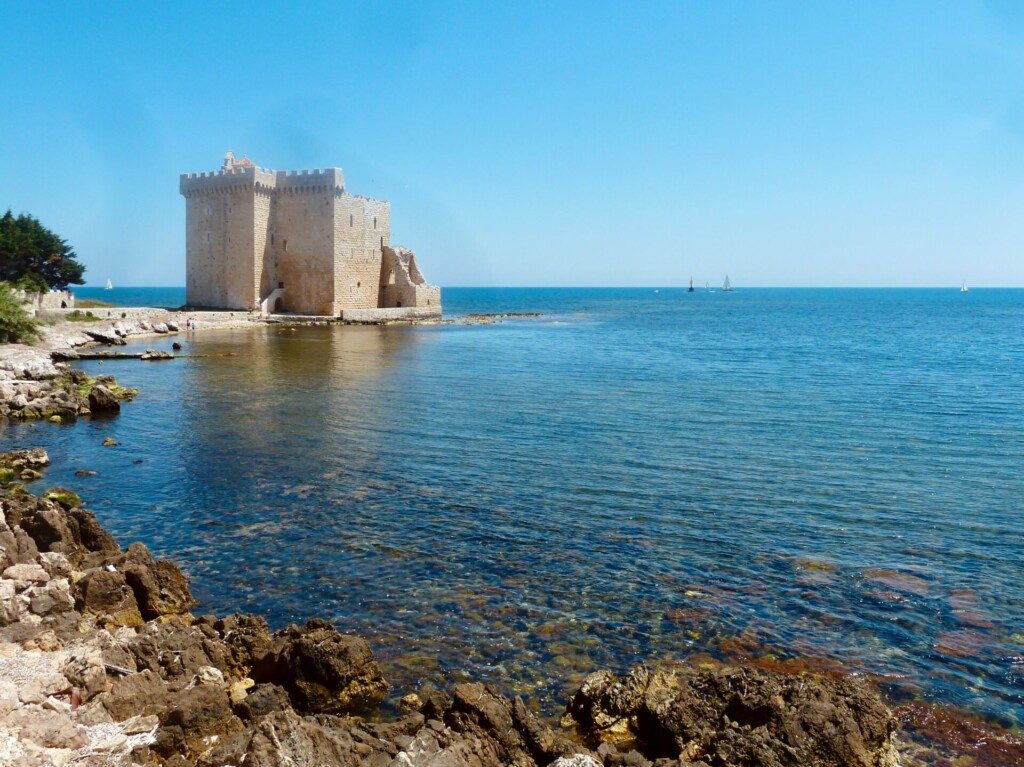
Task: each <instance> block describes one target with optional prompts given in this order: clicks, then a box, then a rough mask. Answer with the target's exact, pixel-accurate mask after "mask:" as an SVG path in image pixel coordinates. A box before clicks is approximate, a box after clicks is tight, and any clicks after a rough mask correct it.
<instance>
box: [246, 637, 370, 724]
mask: <svg viewBox="0 0 1024 767" xmlns="http://www.w3.org/2000/svg"><path fill="white" fill-rule="evenodd" d="M250 676H251V677H252V678H253V679H254V680H255V681H257V682H270V683H273V684H278V685H280V686H281V687H283V688H284V689H285V690H287V691H288V695H289V697H290V698H291V701H292V705H293V706H295V708H296V709H297V710H299V711H301V712H304V713H321V712H322V713H346V712H359V711H366V710H369V709H371V708H372V707H374V706H376V705H377V704H378V703H380V701H381V700H383V699H384V696H385V695H386V694H387V690H388V684H387V682H386V681H384V677H383V675H382V674H381V671H380V667H379V666H378V665H377V663H376V661H374V659H373V653H372V652H371V651H370V646H369V645H368V644H367V643H366V641H365V640H363V639H361V638H359V637H355V636H349V635H346V634H339V633H338V632H337V631H336V630H335V629H334V627H333V626H331V624H330V623H328V622H327V621H322V620H312V621H309V622H308V623H307V624H306V625H305V627H304V628H298V627H297V626H289V627H288V628H286V629H284V630H283V631H280V632H278V633H277V634H275V635H274V639H273V643H272V645H271V649H270V650H269V651H268V652H267V653H266V654H265V655H264V656H263V657H262V658H260V659H259V660H258V661H257V662H256V663H255V665H254V666H253V668H252V672H251V673H250Z"/></svg>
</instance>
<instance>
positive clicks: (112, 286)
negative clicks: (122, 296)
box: [107, 280, 114, 290]
mask: <svg viewBox="0 0 1024 767" xmlns="http://www.w3.org/2000/svg"><path fill="white" fill-rule="evenodd" d="M113 289H114V283H112V282H111V281H110V280H107V290H113Z"/></svg>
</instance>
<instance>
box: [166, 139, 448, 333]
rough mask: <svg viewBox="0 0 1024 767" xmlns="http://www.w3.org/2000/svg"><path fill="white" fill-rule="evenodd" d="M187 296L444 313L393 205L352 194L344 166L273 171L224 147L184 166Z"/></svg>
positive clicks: (219, 301)
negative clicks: (395, 225) (398, 235)
mask: <svg viewBox="0 0 1024 767" xmlns="http://www.w3.org/2000/svg"><path fill="white" fill-rule="evenodd" d="M180 188H181V194H182V195H184V197H185V229H186V236H185V250H186V270H185V271H186V301H187V303H188V305H189V306H194V307H202V308H210V309H240V310H248V311H259V312H261V313H263V314H271V313H274V312H290V313H295V314H309V315H322V316H330V317H342V318H343V319H344V318H345V317H346V314H348V315H351V316H355V315H358V316H359V318H360V319H413V318H415V319H420V318H429V317H437V316H439V315H440V314H441V289H440V288H438V287H437V286H436V285H428V284H427V282H426V280H425V279H424V278H423V274H422V272H420V270H419V266H418V265H417V264H416V256H415V254H414V253H413V252H412V251H411V250H409V249H407V248H401V247H394V246H392V245H391V243H390V239H391V205H390V203H387V202H385V201H383V200H373V199H370V198H369V197H361V196H359V195H354V194H350V193H349V192H348V190H347V189H346V188H345V176H344V174H343V173H342V172H341V168H327V169H325V170H304V171H273V170H267V169H266V168H260V167H257V166H256V165H254V164H253V163H252V161H251V160H249V159H248V158H244V157H243V158H241V159H236V158H235V156H234V154H232V153H231V152H228V153H227V155H226V156H225V158H224V165H223V166H222V167H221V169H220V170H218V171H214V172H210V173H189V174H186V175H182V176H181V186H180Z"/></svg>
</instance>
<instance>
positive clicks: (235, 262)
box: [185, 185, 257, 309]
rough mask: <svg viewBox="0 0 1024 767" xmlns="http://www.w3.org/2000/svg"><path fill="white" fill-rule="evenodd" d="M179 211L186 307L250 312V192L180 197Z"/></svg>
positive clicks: (240, 188) (217, 189) (222, 189)
mask: <svg viewBox="0 0 1024 767" xmlns="http://www.w3.org/2000/svg"><path fill="white" fill-rule="evenodd" d="M185 206H186V209H185V253H186V264H185V301H186V303H188V304H189V305H190V306H201V307H210V308H218V309H251V308H253V307H254V306H255V305H256V302H257V299H256V284H255V274H256V254H255V225H254V221H255V208H256V203H255V197H254V194H253V191H252V188H251V187H247V186H244V185H237V186H221V185H218V186H213V187H211V188H209V189H197V190H194V191H192V192H190V193H189V194H188V195H186V202H185Z"/></svg>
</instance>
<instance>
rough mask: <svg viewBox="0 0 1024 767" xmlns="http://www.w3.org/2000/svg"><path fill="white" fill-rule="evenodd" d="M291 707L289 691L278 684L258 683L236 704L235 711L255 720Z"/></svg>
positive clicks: (245, 718)
mask: <svg viewBox="0 0 1024 767" xmlns="http://www.w3.org/2000/svg"><path fill="white" fill-rule="evenodd" d="M290 707H291V704H290V702H289V700H288V693H286V692H285V691H284V688H283V687H278V686H277V685H276V684H258V685H256V686H254V687H252V688H251V689H250V690H249V691H248V693H247V694H246V696H245V697H244V698H243V699H242V700H240V701H237V702H235V705H234V709H235V713H236V714H238V716H240V717H241V718H242V719H244V720H245V721H247V722H254V721H256V720H258V719H260V718H261V717H264V716H267V714H272V713H274V712H275V711H284V710H285V709H287V708H290Z"/></svg>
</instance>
